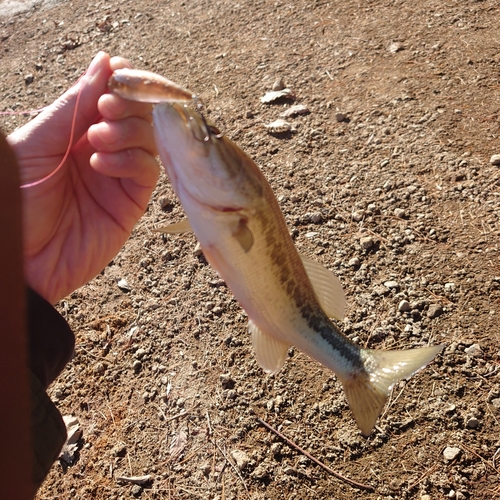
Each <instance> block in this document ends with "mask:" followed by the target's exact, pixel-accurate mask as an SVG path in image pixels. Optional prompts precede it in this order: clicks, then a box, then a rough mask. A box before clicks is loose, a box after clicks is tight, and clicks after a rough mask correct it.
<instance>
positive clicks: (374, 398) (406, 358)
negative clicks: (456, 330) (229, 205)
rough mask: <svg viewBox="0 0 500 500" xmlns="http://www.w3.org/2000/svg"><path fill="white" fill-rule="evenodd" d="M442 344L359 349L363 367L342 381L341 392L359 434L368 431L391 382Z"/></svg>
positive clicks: (417, 367) (427, 358)
mask: <svg viewBox="0 0 500 500" xmlns="http://www.w3.org/2000/svg"><path fill="white" fill-rule="evenodd" d="M443 347H444V346H443V345H438V346H432V347H423V348H420V349H409V350H404V351H373V350H362V351H361V353H362V358H363V363H364V367H365V371H363V372H360V373H356V374H355V375H353V376H352V377H349V378H347V379H345V380H343V381H342V383H343V386H344V392H345V395H346V398H347V401H348V402H349V406H350V408H351V411H352V413H353V415H354V418H355V420H356V423H357V424H358V427H359V428H360V429H361V432H362V433H363V436H365V437H367V436H369V435H370V432H371V431H372V429H373V427H374V426H375V422H376V421H377V418H378V417H379V415H380V413H381V411H382V408H383V407H384V404H385V401H386V399H387V396H388V394H389V392H390V390H391V389H392V386H393V385H394V384H395V383H396V382H397V381H398V380H401V379H404V378H408V377H410V376H411V375H413V374H414V373H415V372H417V371H418V370H420V369H422V368H424V367H425V365H427V363H429V362H430V361H431V360H432V359H433V358H434V356H436V354H438V353H439V352H440V351H441V349H442V348H443Z"/></svg>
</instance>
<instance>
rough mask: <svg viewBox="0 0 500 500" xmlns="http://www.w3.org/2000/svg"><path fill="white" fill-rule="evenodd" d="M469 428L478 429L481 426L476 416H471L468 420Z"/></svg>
mask: <svg viewBox="0 0 500 500" xmlns="http://www.w3.org/2000/svg"><path fill="white" fill-rule="evenodd" d="M466 425H467V428H468V429H477V428H478V427H479V420H478V419H477V418H476V417H471V418H469V420H467V424H466Z"/></svg>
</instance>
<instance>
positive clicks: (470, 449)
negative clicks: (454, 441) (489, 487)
mask: <svg viewBox="0 0 500 500" xmlns="http://www.w3.org/2000/svg"><path fill="white" fill-rule="evenodd" d="M458 446H461V447H462V448H463V449H464V450H465V451H468V452H469V453H472V454H473V455H474V456H475V457H477V458H479V460H481V462H483V463H484V464H485V465H487V466H488V467H489V468H490V469H492V470H493V471H495V472H496V473H497V474H499V471H498V469H497V468H496V467H493V465H491V464H490V463H489V462H488V461H487V460H485V459H484V458H483V457H482V456H481V455H479V454H477V453H476V452H475V451H474V450H473V449H472V448H469V447H468V446H465V444H463V443H460V444H459V445H458Z"/></svg>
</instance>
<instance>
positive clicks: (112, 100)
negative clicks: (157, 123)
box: [97, 93, 153, 123]
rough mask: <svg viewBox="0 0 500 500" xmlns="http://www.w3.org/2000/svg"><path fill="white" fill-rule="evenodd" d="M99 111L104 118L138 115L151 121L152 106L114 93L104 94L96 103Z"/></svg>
mask: <svg viewBox="0 0 500 500" xmlns="http://www.w3.org/2000/svg"><path fill="white" fill-rule="evenodd" d="M97 107H98V109H99V113H100V114H101V115H102V117H103V118H104V119H106V120H121V119H122V118H126V117H128V116H138V117H140V118H144V119H145V120H147V121H148V122H150V123H152V121H153V115H152V114H151V113H152V111H153V106H152V105H151V104H146V103H143V102H136V101H129V100H127V99H123V97H120V96H118V95H116V94H112V93H111V94H104V95H102V96H101V97H100V98H99V102H98V103H97Z"/></svg>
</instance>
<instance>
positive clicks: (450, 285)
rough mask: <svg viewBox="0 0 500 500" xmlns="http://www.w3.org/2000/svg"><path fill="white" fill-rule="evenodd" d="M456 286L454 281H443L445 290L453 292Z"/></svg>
mask: <svg viewBox="0 0 500 500" xmlns="http://www.w3.org/2000/svg"><path fill="white" fill-rule="evenodd" d="M455 288H456V286H455V283H445V284H444V290H445V291H446V292H453V291H454V290H455Z"/></svg>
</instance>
